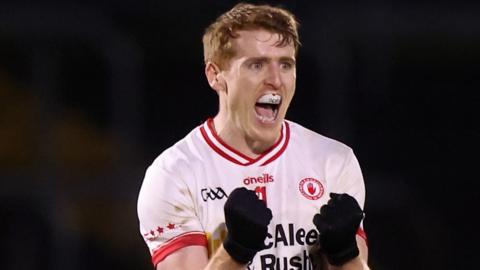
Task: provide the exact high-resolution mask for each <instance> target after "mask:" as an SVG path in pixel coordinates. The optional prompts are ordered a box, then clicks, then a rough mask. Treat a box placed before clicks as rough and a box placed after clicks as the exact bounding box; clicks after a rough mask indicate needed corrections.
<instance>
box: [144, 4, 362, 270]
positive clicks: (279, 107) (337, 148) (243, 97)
mask: <svg viewBox="0 0 480 270" xmlns="http://www.w3.org/2000/svg"><path fill="white" fill-rule="evenodd" d="M296 27H297V25H296V22H295V19H294V18H293V15H291V14H290V13H289V12H288V11H285V10H283V9H279V8H273V7H270V6H254V5H249V4H239V5H237V6H235V7H234V8H233V9H232V10H230V11H229V12H227V13H226V14H224V15H222V16H221V17H219V19H217V21H216V22H215V23H214V24H212V25H211V26H210V27H209V28H208V29H207V31H206V34H205V36H204V46H205V61H206V69H205V70H206V75H207V79H208V81H209V83H210V86H211V87H212V88H213V89H214V90H215V91H217V93H218V95H219V101H220V106H219V107H220V108H219V113H218V115H217V116H216V117H215V118H212V119H208V120H207V121H206V122H205V123H204V124H203V125H201V126H199V127H197V128H195V129H194V130H193V131H192V132H190V133H189V134H188V135H187V136H186V137H185V138H184V139H182V140H181V141H179V142H178V143H176V144H175V145H174V146H172V147H170V148H169V149H167V150H165V151H164V152H163V153H162V154H161V155H160V156H159V157H158V158H157V159H156V160H155V161H154V162H153V164H152V165H151V166H150V167H149V168H148V170H147V173H146V176H145V179H144V182H143V185H142V188H141V190H140V194H139V200H138V215H139V220H140V231H141V234H142V236H143V238H144V239H145V242H146V243H147V245H148V247H149V250H150V252H151V255H152V262H153V264H154V265H155V267H156V269H314V268H315V267H328V268H331V269H368V266H367V265H366V258H367V248H366V241H365V240H366V237H365V233H364V232H363V229H362V227H361V220H362V218H363V212H362V210H361V208H363V204H364V200H365V188H364V183H363V177H362V173H361V170H360V167H359V164H358V162H357V159H356V158H355V155H354V154H353V152H352V150H351V149H350V148H349V147H347V146H345V145H344V144H341V143H339V142H337V141H335V140H332V139H329V138H326V137H324V136H321V135H319V134H317V133H315V132H313V131H311V130H308V129H306V128H304V127H302V126H300V125H298V124H296V123H293V122H290V121H287V120H284V117H285V114H286V111H287V108H288V105H289V103H290V101H291V99H292V97H293V94H294V90H295V76H296V74H295V73H296V69H295V56H296V51H297V48H298V45H299V42H298V34H297V29H296ZM242 187H243V188H242ZM255 195H256V196H255ZM322 258H325V259H326V260H322Z"/></svg>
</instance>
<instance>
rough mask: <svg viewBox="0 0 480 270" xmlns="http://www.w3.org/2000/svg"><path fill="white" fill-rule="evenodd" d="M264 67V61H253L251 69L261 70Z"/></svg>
mask: <svg viewBox="0 0 480 270" xmlns="http://www.w3.org/2000/svg"><path fill="white" fill-rule="evenodd" d="M262 67H263V63H262V62H253V63H251V64H250V69H253V70H260V69H262Z"/></svg>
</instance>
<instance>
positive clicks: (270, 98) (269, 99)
mask: <svg viewBox="0 0 480 270" xmlns="http://www.w3.org/2000/svg"><path fill="white" fill-rule="evenodd" d="M280 101H282V97H281V96H279V95H275V94H266V95H263V96H261V97H260V98H259V99H258V100H257V102H258V103H267V104H276V105H278V104H280Z"/></svg>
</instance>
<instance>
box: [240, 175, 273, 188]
mask: <svg viewBox="0 0 480 270" xmlns="http://www.w3.org/2000/svg"><path fill="white" fill-rule="evenodd" d="M273 181H274V180H273V175H271V174H268V173H264V174H262V175H260V176H257V177H247V178H245V179H243V184H244V185H246V186H248V185H251V184H267V183H271V182H273Z"/></svg>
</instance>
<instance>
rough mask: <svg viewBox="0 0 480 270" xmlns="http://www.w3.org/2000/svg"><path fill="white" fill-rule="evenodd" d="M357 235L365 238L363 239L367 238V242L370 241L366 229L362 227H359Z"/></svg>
mask: <svg viewBox="0 0 480 270" xmlns="http://www.w3.org/2000/svg"><path fill="white" fill-rule="evenodd" d="M357 235H358V236H360V237H361V238H363V240H365V243H368V242H367V233H365V231H364V230H363V229H362V228H358V230H357ZM367 245H368V244H367Z"/></svg>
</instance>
